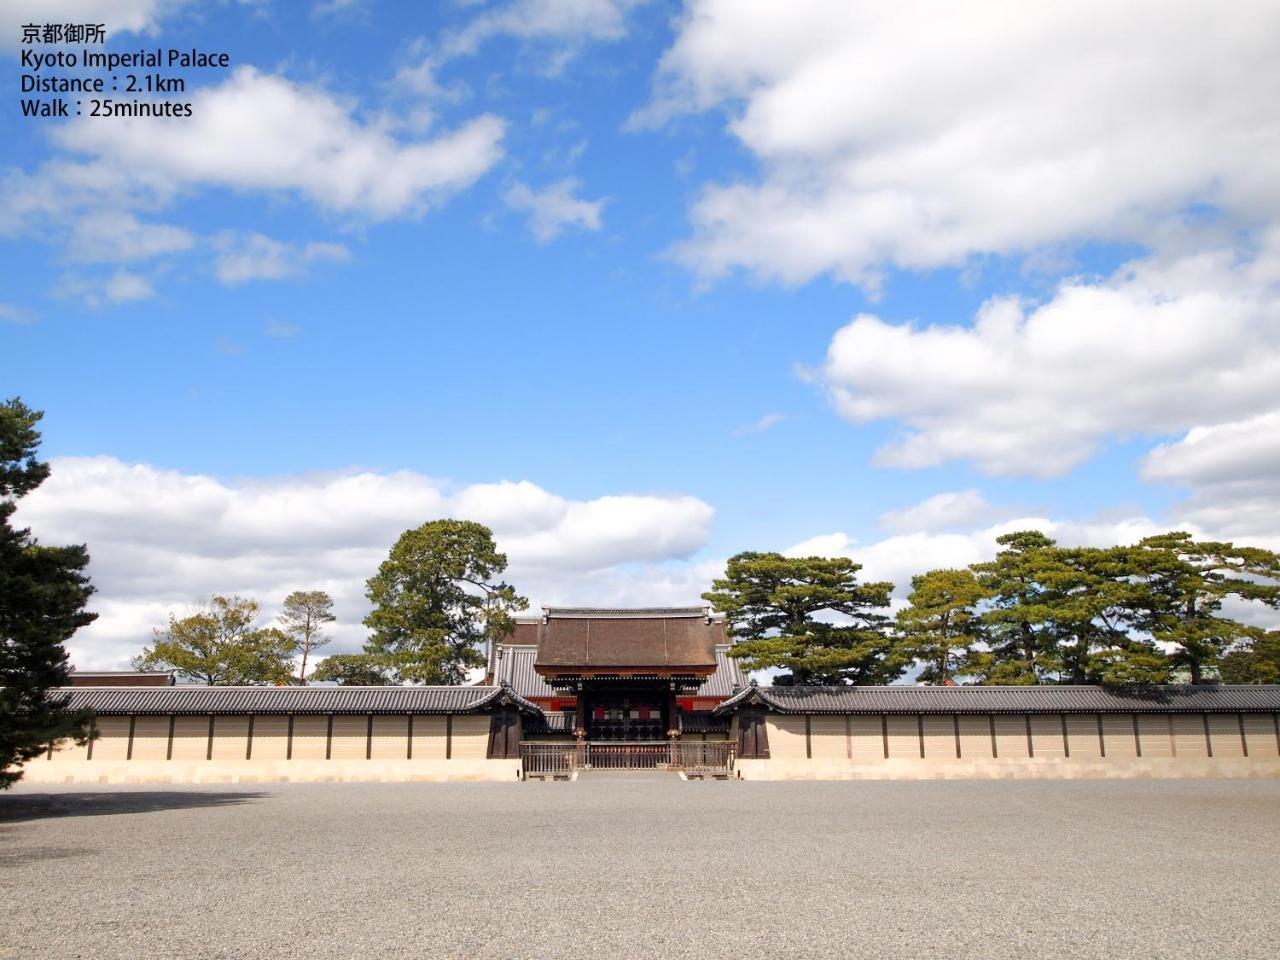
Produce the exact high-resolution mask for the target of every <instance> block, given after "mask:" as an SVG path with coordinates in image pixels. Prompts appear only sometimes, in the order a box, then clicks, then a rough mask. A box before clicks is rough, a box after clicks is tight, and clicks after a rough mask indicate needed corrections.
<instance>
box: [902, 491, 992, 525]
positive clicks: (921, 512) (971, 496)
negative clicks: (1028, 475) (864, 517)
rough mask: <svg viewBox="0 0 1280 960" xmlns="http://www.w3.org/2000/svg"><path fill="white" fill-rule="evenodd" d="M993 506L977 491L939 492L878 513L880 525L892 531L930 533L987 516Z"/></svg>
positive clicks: (990, 513)
mask: <svg viewBox="0 0 1280 960" xmlns="http://www.w3.org/2000/svg"><path fill="white" fill-rule="evenodd" d="M994 512H995V509H994V508H993V507H992V506H991V504H990V503H988V502H987V498H986V497H984V496H983V495H982V492H981V491H979V490H957V491H955V492H952V493H939V494H935V495H934V496H932V497H929V498H928V499H927V500H922V501H921V502H920V503H917V504H913V505H912V506H909V507H903V508H901V509H899V510H890V511H888V512H886V513H883V514H881V515H880V527H881V528H882V529H884V530H888V531H891V532H893V533H932V532H936V531H939V530H949V529H952V528H954V527H964V526H972V525H974V524H975V523H980V522H981V521H983V520H986V519H989V518H990V517H991V516H992V514H993V513H994Z"/></svg>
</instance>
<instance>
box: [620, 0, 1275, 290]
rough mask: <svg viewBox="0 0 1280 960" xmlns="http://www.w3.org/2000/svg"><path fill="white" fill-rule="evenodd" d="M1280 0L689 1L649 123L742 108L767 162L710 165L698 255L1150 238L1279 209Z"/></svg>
mask: <svg viewBox="0 0 1280 960" xmlns="http://www.w3.org/2000/svg"><path fill="white" fill-rule="evenodd" d="M1278 32H1280V7H1278V6H1277V5H1276V4H1274V3H1271V2H1268V0H1245V2H1243V3H1241V4H1239V5H1236V6H1233V8H1232V10H1231V15H1230V16H1224V15H1223V14H1222V11H1221V10H1220V9H1218V8H1215V7H1213V6H1211V5H1205V4H1196V3H1172V4H1171V3H1167V2H1158V0H1141V2H1136V3H1112V2H1108V0H1082V2H1079V3H1072V4H1047V3H1014V4H991V3H983V2H960V3H952V4H947V5H946V6H945V7H944V8H941V9H940V8H939V7H938V5H937V4H935V3H929V2H925V0H906V2H900V3H891V4H886V3H859V2H848V0H798V2H795V3H786V4H752V3H742V2H739V0H690V2H689V3H688V5H687V7H686V11H685V14H684V16H683V17H682V19H681V21H680V23H679V26H678V32H677V35H676V39H675V42H674V43H673V45H672V46H671V48H670V49H669V50H668V51H667V52H666V54H665V55H664V57H663V59H662V63H661V66H660V69H659V72H658V77H657V80H656V83H655V93H654V97H653V100H652V102H651V104H650V105H649V107H647V108H646V109H645V110H643V111H642V112H641V113H639V114H637V116H636V117H634V118H633V122H634V124H636V125H641V126H643V125H647V124H648V125H652V124H660V123H663V122H664V121H666V120H667V119H668V118H670V117H672V116H673V115H676V114H679V113H682V112H689V111H705V110H711V109H718V108H723V109H724V110H725V111H726V112H727V113H728V115H729V121H728V129H729V132H730V133H731V134H732V135H733V136H734V137H735V138H737V140H738V141H739V142H740V143H741V144H742V145H743V147H744V148H746V150H748V151H749V152H750V154H751V155H752V156H754V157H755V158H756V160H757V161H758V164H759V173H758V174H757V175H755V176H746V177H742V178H740V179H738V180H735V181H729V182H720V183H713V184H710V185H708V186H707V187H706V188H705V189H704V190H703V192H702V193H701V195H700V197H699V198H698V200H697V202H696V203H695V205H694V207H693V211H692V222H693V236H692V237H691V239H690V240H689V241H688V242H687V243H685V244H683V245H682V246H680V247H679V248H678V251H677V252H678V254H679V256H680V257H681V258H683V259H684V260H685V261H686V262H687V263H688V264H690V265H691V266H692V267H694V268H695V269H697V270H699V271H702V272H704V273H706V274H709V275H717V274H720V273H723V272H725V271H727V270H730V269H733V268H745V269H747V270H750V271H753V272H755V273H756V274H758V275H761V276H763V277H767V278H770V279H774V280H779V281H782V282H787V283H800V282H805V281H807V280H809V279H811V278H813V277H815V276H817V275H820V274H824V273H827V274H831V275H834V276H836V277H838V278H841V279H844V280H848V281H853V282H858V283H864V284H874V283H875V280H876V277H877V275H878V273H879V271H880V270H881V269H882V268H883V266H884V265H886V264H892V265H896V266H899V267H905V268H910V269H914V268H932V267H937V266H940V265H954V264H960V263H963V262H964V261H965V260H966V259H967V258H968V257H970V256H971V255H973V254H985V253H993V254H1018V253H1028V252H1034V251H1036V250H1038V249H1040V248H1044V247H1052V246H1054V245H1057V244H1061V243H1064V242H1075V241H1077V240H1079V239H1082V238H1086V239H1087V238H1094V239H1099V238H1100V239H1107V240H1110V239H1120V240H1136V241H1138V242H1141V243H1146V242H1148V241H1150V240H1151V239H1152V238H1153V236H1154V235H1155V234H1156V233H1158V231H1159V230H1160V229H1161V225H1162V224H1163V223H1165V222H1166V221H1167V219H1168V218H1170V217H1172V216H1175V215H1177V214H1178V213H1180V212H1181V211H1183V210H1185V209H1186V208H1187V207H1188V206H1190V205H1195V204H1204V205H1209V206H1211V207H1215V208H1217V209H1219V210H1220V211H1223V212H1225V213H1226V214H1227V216H1228V218H1229V219H1230V220H1232V221H1234V222H1236V223H1239V224H1243V225H1245V226H1249V225H1252V224H1254V223H1257V222H1259V221H1260V220H1262V221H1265V220H1266V219H1269V218H1273V217H1274V216H1275V214H1276V213H1277V211H1278V210H1280V182H1278V181H1277V179H1276V178H1275V177H1274V175H1273V170H1272V166H1273V163H1272V158H1273V157H1274V156H1276V155H1277V154H1278V153H1280V114H1277V113H1276V111H1275V109H1274V99H1275V98H1274V95H1273V91H1274V90H1276V89H1277V88H1278V87H1280V57H1277V56H1276V55H1275V44H1274V37H1275V36H1276V35H1277V33H1278Z"/></svg>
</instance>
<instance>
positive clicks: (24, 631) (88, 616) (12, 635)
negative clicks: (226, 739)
mask: <svg viewBox="0 0 1280 960" xmlns="http://www.w3.org/2000/svg"><path fill="white" fill-rule="evenodd" d="M41 416H43V414H41V413H39V412H38V411H35V410H32V409H30V408H29V407H27V406H26V405H25V404H24V403H22V401H21V400H18V399H16V398H15V399H13V400H8V401H5V402H4V403H0V789H3V788H4V787H8V786H10V785H11V784H13V783H14V782H16V781H17V780H18V779H19V778H20V777H21V776H22V773H21V770H20V769H15V767H17V766H18V765H20V764H22V763H24V762H25V761H27V760H30V759H32V758H33V757H35V756H37V755H39V754H40V753H41V752H42V751H44V750H46V749H48V747H49V745H50V744H51V743H53V742H54V741H56V740H61V739H74V740H76V741H77V742H79V743H83V742H84V739H85V737H86V736H87V725H88V721H89V717H88V715H87V714H82V713H71V712H68V711H67V710H65V709H63V706H62V704H60V703H58V702H57V701H56V700H55V699H54V698H51V697H50V696H49V691H50V689H52V688H54V687H60V686H65V685H66V683H67V682H68V678H69V676H70V671H69V667H68V664H67V653H66V650H65V649H64V648H63V643H64V642H65V641H66V640H67V639H68V638H69V637H70V636H71V635H72V634H73V633H74V632H75V631H76V630H77V629H79V628H80V627H83V626H85V625H86V624H88V623H90V622H92V621H93V620H94V618H95V617H96V616H97V615H96V614H93V613H87V612H86V611H85V609H84V608H85V604H86V603H87V602H88V600H89V596H90V594H92V593H93V587H92V586H90V584H89V578H88V576H87V575H86V574H85V572H84V571H85V568H86V567H87V566H88V563H89V554H88V552H87V551H86V550H85V548H84V547H83V546H72V547H46V546H43V545H41V544H40V543H38V542H37V541H36V540H35V539H34V538H32V536H31V531H29V530H15V529H14V528H13V527H12V526H11V525H10V519H11V518H12V516H13V513H14V511H15V510H16V509H17V506H16V503H15V501H16V500H17V499H18V498H19V497H22V496H24V495H26V494H28V493H30V492H31V491H32V490H34V489H36V487H38V486H40V484H41V483H42V482H44V480H45V478H46V477H48V476H49V466H48V464H45V463H41V462H40V461H38V460H37V459H36V449H37V447H38V446H39V444H40V434H39V432H38V431H37V430H36V428H35V427H36V424H37V423H38V422H39V421H40V418H41Z"/></svg>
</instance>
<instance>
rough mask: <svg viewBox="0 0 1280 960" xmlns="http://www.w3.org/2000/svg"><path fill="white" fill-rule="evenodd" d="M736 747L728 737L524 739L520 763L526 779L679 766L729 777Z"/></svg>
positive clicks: (687, 772) (686, 770) (691, 771)
mask: <svg viewBox="0 0 1280 960" xmlns="http://www.w3.org/2000/svg"><path fill="white" fill-rule="evenodd" d="M733 747H734V745H733V743H732V742H730V741H728V740H706V741H696V740H695V741H689V742H687V743H682V742H680V741H671V742H665V741H652V740H649V741H636V742H631V743H616V742H609V743H600V742H597V741H586V742H583V743H529V742H521V744H520V764H521V773H522V776H523V777H524V779H526V780H527V779H528V778H530V777H542V778H546V777H553V778H565V777H569V776H572V775H573V772H574V771H575V770H678V771H683V772H684V773H685V775H686V776H691V777H726V776H729V774H730V773H732V772H733Z"/></svg>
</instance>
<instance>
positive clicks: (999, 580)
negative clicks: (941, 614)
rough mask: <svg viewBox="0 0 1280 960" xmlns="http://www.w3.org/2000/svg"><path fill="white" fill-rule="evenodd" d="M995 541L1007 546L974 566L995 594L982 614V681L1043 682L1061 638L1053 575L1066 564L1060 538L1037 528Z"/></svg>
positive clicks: (977, 658)
mask: <svg viewBox="0 0 1280 960" xmlns="http://www.w3.org/2000/svg"><path fill="white" fill-rule="evenodd" d="M996 543H998V544H1000V546H1002V547H1004V549H1003V550H1001V551H1000V552H999V553H997V554H996V558H995V559H994V560H992V561H991V562H989V563H976V564H974V565H973V566H972V568H971V569H972V570H973V572H974V574H975V576H976V577H977V580H978V583H979V584H980V585H981V587H982V589H983V590H984V591H985V592H986V593H987V594H988V595H989V596H990V597H991V601H990V603H989V604H988V605H987V609H986V610H985V611H984V612H983V615H982V621H983V625H984V626H985V627H986V630H987V647H988V649H987V650H986V651H985V652H983V653H979V654H975V655H974V658H973V660H974V667H975V670H976V672H977V673H978V674H979V675H980V676H981V678H982V682H983V683H993V684H1035V683H1039V682H1040V681H1041V680H1042V679H1043V678H1044V677H1045V675H1046V674H1047V673H1048V671H1049V670H1050V669H1052V663H1051V655H1052V651H1053V649H1054V645H1055V642H1056V637H1055V634H1054V630H1053V609H1054V604H1055V602H1056V601H1057V599H1058V594H1057V593H1056V591H1055V589H1054V587H1053V585H1052V580H1053V579H1054V578H1056V577H1058V576H1060V575H1062V574H1064V573H1066V572H1067V570H1066V567H1065V565H1064V564H1063V563H1062V562H1061V560H1060V559H1059V557H1058V555H1057V553H1056V551H1055V547H1056V543H1055V542H1054V541H1053V540H1052V539H1051V538H1049V537H1047V536H1045V535H1044V534H1043V533H1040V532H1039V531H1037V530H1021V531H1018V532H1015V533H1006V534H1004V535H1003V536H1000V537H997V538H996Z"/></svg>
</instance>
